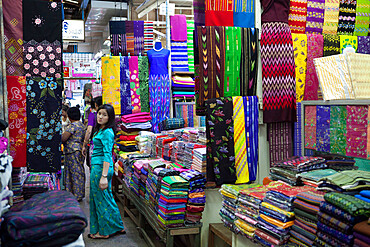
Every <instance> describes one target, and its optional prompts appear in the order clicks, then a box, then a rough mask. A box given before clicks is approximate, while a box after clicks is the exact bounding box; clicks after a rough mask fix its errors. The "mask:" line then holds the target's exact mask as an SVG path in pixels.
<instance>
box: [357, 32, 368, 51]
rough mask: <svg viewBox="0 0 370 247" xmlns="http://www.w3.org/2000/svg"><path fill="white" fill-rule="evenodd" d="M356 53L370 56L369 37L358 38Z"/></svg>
mask: <svg viewBox="0 0 370 247" xmlns="http://www.w3.org/2000/svg"><path fill="white" fill-rule="evenodd" d="M357 38H358V47H357V53H363V54H370V37H369V36H358V37H357Z"/></svg>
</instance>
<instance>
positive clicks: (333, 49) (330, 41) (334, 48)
mask: <svg viewBox="0 0 370 247" xmlns="http://www.w3.org/2000/svg"><path fill="white" fill-rule="evenodd" d="M323 39H324V53H323V56H324V57H327V56H332V55H337V54H339V53H340V39H339V36H338V35H333V34H323Z"/></svg>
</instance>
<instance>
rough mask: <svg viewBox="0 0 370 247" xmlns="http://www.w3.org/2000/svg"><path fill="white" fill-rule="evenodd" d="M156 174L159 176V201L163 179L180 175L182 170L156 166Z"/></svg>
mask: <svg viewBox="0 0 370 247" xmlns="http://www.w3.org/2000/svg"><path fill="white" fill-rule="evenodd" d="M166 167H167V166H166ZM154 174H156V175H157V176H158V180H157V197H156V200H157V201H158V200H159V197H160V193H159V192H160V190H161V187H162V180H163V178H165V177H169V176H178V175H180V172H179V171H175V170H173V169H168V168H156V169H155V170H154Z"/></svg>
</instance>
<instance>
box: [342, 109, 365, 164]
mask: <svg viewBox="0 0 370 247" xmlns="http://www.w3.org/2000/svg"><path fill="white" fill-rule="evenodd" d="M347 113H348V115H347V148H346V155H348V156H352V157H359V158H365V159H366V157H367V116H368V106H347Z"/></svg>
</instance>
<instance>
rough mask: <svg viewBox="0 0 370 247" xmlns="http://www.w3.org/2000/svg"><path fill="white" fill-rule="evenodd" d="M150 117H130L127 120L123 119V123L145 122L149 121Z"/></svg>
mask: <svg viewBox="0 0 370 247" xmlns="http://www.w3.org/2000/svg"><path fill="white" fill-rule="evenodd" d="M151 119H152V118H151V117H150V116H149V117H135V118H130V119H129V120H127V121H124V122H125V123H145V122H148V121H150V120H151Z"/></svg>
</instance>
